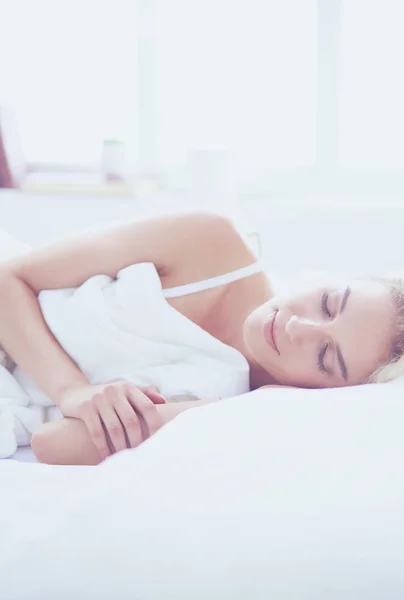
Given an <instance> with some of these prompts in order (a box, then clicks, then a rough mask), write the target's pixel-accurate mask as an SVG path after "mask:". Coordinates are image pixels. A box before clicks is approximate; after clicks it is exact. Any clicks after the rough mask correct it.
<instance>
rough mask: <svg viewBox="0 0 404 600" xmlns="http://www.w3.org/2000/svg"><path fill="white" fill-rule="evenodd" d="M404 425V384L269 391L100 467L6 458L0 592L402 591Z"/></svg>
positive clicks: (286, 597)
mask: <svg viewBox="0 0 404 600" xmlns="http://www.w3.org/2000/svg"><path fill="white" fill-rule="evenodd" d="M403 420H404V408H403V394H402V383H401V382H398V383H395V384H384V385H381V384H380V385H373V386H360V387H353V388H340V389H334V390H293V389H268V390H261V391H257V392H254V393H253V394H250V395H246V396H239V397H237V398H231V399H228V400H223V401H221V402H219V403H217V404H213V405H208V406H205V407H201V408H196V409H194V410H191V411H188V412H186V413H184V414H182V415H180V416H179V417H178V418H177V419H175V420H174V421H172V422H171V423H169V424H168V425H167V426H165V427H164V428H163V429H161V430H160V431H159V432H158V433H157V434H156V435H155V436H154V437H153V438H151V439H150V440H149V441H148V442H146V443H144V444H143V445H142V446H140V447H139V448H138V449H136V450H131V451H126V452H123V453H121V454H119V455H117V456H115V457H112V458H111V459H109V460H107V461H106V462H105V463H103V465H102V466H99V467H93V468H91V467H88V468H87V467H73V468H72V467H70V468H69V467H67V468H65V467H47V466H44V465H39V464H37V465H35V464H34V465H33V464H22V463H17V462H14V461H3V463H0V478H1V481H2V492H1V494H0V508H1V510H0V528H1V531H2V546H1V550H0V597H1V598H2V599H3V598H4V599H6V598H7V599H10V600H11V599H12V600H27V599H28V598H29V600H37V599H38V600H39V599H40V600H48V599H49V600H54V599H55V598H57V599H58V600H63V599H69V600H70V599H71V598H97V599H102V598H108V599H110V598H117V599H119V600H126V599H128V600H129V599H131V600H132V599H133V598H136V600H160V599H161V600H170V599H174V598H175V600H189V598H192V599H194V600H202V599H203V600H206V598H212V600H214V599H216V598H217V599H220V600H227V599H228V600H238V599H240V600H241V599H242V600H244V599H245V600H249V599H250V598H254V600H261V599H262V600H267V599H268V598H276V600H320V599H327V600H328V599H335V600H342V599H344V600H350V599H355V600H386V599H387V598H388V599H389V600H396V599H397V600H399V599H401V598H403V597H404V571H403V569H402V561H403V558H404V519H403V518H402V507H403V502H404V468H403V464H404V436H403V434H402V431H403ZM16 490H17V492H18V494H19V495H18V497H16Z"/></svg>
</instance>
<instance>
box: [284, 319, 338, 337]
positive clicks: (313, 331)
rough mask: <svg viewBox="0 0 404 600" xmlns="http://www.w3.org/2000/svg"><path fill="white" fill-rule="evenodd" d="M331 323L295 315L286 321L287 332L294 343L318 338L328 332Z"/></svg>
mask: <svg viewBox="0 0 404 600" xmlns="http://www.w3.org/2000/svg"><path fill="white" fill-rule="evenodd" d="M329 326H330V324H329V323H324V322H322V321H311V320H310V319H303V318H301V317H297V316H295V315H293V316H292V317H290V319H289V321H288V322H287V323H286V327H285V329H286V333H287V335H288V336H289V339H290V341H291V343H292V344H301V343H302V342H308V341H312V340H317V339H318V338H319V337H323V336H324V334H325V333H327V332H328V329H329Z"/></svg>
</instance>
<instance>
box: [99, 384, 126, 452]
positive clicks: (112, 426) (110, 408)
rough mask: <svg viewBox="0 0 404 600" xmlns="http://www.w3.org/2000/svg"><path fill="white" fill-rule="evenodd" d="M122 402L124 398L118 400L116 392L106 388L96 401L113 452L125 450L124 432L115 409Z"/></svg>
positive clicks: (111, 388)
mask: <svg viewBox="0 0 404 600" xmlns="http://www.w3.org/2000/svg"><path fill="white" fill-rule="evenodd" d="M124 401H125V398H123V399H122V398H120V397H119V395H118V390H116V389H115V388H113V387H107V388H106V389H105V391H104V393H103V394H102V395H101V398H100V399H99V401H98V410H99V415H100V418H101V421H102V424H103V426H104V428H105V430H106V432H107V434H108V436H109V439H110V442H111V446H112V448H111V449H112V451H115V452H120V451H121V450H125V449H126V448H127V443H126V436H125V430H124V427H123V424H122V422H121V420H120V417H119V414H118V413H117V407H118V406H119V407H120V405H121V404H122V403H124Z"/></svg>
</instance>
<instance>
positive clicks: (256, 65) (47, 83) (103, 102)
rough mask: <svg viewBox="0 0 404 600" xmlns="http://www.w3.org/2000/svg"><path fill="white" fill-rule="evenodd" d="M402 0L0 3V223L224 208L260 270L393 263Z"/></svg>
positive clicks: (403, 97)
mask: <svg viewBox="0 0 404 600" xmlns="http://www.w3.org/2000/svg"><path fill="white" fill-rule="evenodd" d="M403 18H404V3H403V2H402V0H0V187H1V188H2V189H1V190H0V211H1V227H3V228H5V229H8V230H9V231H10V232H11V233H13V234H15V235H17V236H18V237H20V238H21V239H22V240H23V241H27V242H29V243H31V244H34V245H36V244H41V243H45V242H48V241H50V240H52V239H55V238H57V237H60V235H65V234H68V233H70V232H72V231H75V230H78V229H82V228H85V227H87V226H89V225H92V224H95V223H101V222H106V221H109V220H122V219H129V218H137V217H138V216H143V215H145V214H152V213H155V212H161V211H166V210H177V209H178V208H180V209H181V208H183V209H193V208H195V207H199V206H204V207H206V208H215V209H218V210H226V211H238V212H239V213H240V214H241V215H242V218H244V219H245V220H246V223H248V229H249V231H250V233H251V236H252V238H254V240H255V242H257V247H258V249H259V251H260V252H261V253H262V258H263V259H264V261H266V263H267V264H268V267H269V268H274V269H275V270H277V271H282V272H285V271H287V272H288V273H293V272H295V271H296V270H300V269H303V268H319V269H324V268H326V269H334V270H341V269H344V268H346V267H347V266H349V267H350V268H351V269H366V270H369V268H371V269H372V270H376V269H382V268H384V267H385V266H386V265H387V263H388V266H389V267H391V266H395V265H396V264H397V265H398V266H400V264H403V263H404V256H403V251H402V242H401V240H402V231H403V227H404V212H403V208H404V114H403V106H404V75H403V72H404V70H403V68H402V57H403V56H404V36H403V35H402V23H403Z"/></svg>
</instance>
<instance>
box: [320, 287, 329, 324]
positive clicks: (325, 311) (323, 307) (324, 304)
mask: <svg viewBox="0 0 404 600" xmlns="http://www.w3.org/2000/svg"><path fill="white" fill-rule="evenodd" d="M328 300H329V294H328V293H327V292H324V294H323V295H322V296H321V313H322V314H323V315H324V316H325V317H328V318H329V319H331V317H332V315H331V313H330V310H329V308H328Z"/></svg>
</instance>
